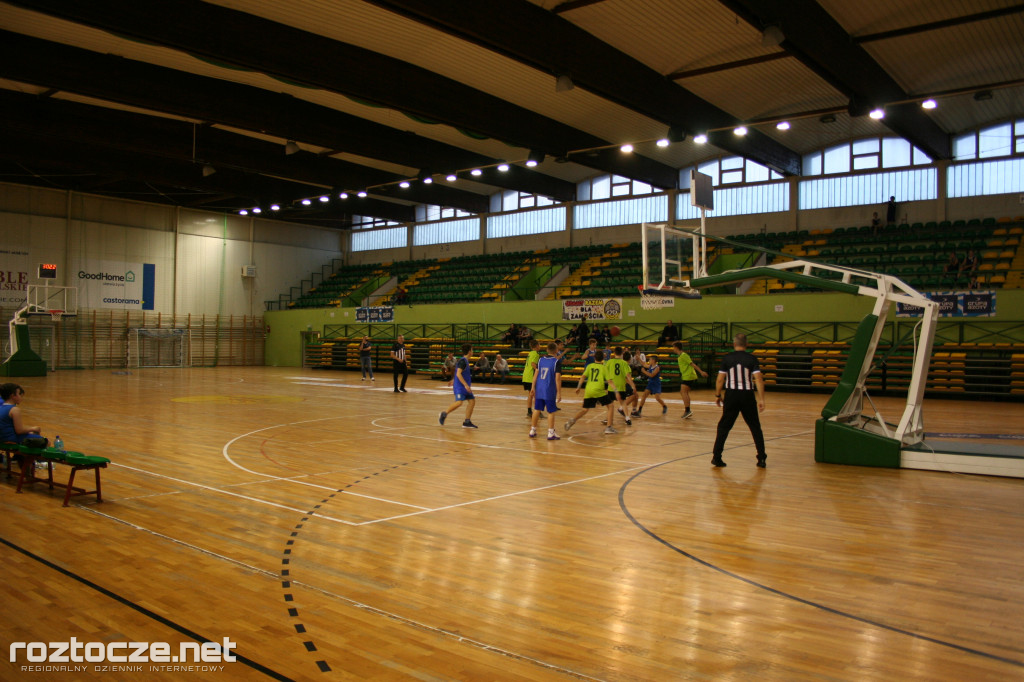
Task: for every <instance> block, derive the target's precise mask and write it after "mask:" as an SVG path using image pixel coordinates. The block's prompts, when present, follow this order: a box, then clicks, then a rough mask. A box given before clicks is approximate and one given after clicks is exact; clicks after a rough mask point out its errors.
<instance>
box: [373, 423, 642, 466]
mask: <svg viewBox="0 0 1024 682" xmlns="http://www.w3.org/2000/svg"><path fill="white" fill-rule="evenodd" d="M371 433H377V432H376V431H373V432H371ZM380 433H386V434H387V435H388V436H391V437H393V438H414V439H416V440H432V441H434V442H437V443H446V444H448V445H472V446H473V447H475V448H490V449H492V450H509V451H511V452H528V453H530V454H531V455H548V456H551V457H570V458H576V459H592V460H596V461H598V462H615V463H616V464H639V465H642V466H654V464H644V463H643V462H636V461H633V460H629V459H613V458H611V457H592V456H591V455H574V454H571V453H566V452H540V451H538V450H529V449H527V448H513V447H509V446H507V445H490V444H488V443H474V442H472V441H465V440H444V439H441V438H429V437H427V436H413V435H411V434H408V433H395V432H394V431H381V432H380ZM560 440H561V439H560ZM544 442H547V441H544Z"/></svg>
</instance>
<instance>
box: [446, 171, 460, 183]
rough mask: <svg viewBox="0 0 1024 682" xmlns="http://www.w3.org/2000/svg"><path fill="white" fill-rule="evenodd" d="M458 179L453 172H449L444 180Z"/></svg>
mask: <svg viewBox="0 0 1024 682" xmlns="http://www.w3.org/2000/svg"><path fill="white" fill-rule="evenodd" d="M458 179H459V177H458V176H457V175H455V173H451V174H449V175H448V177H446V178H445V180H447V181H448V182H455V181H456V180H458Z"/></svg>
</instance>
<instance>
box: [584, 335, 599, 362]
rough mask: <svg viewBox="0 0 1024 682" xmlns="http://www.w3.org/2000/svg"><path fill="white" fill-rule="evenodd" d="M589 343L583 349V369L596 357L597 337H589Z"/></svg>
mask: <svg viewBox="0 0 1024 682" xmlns="http://www.w3.org/2000/svg"><path fill="white" fill-rule="evenodd" d="M589 343H590V345H589V346H588V347H587V349H586V350H585V351H583V356H582V357H583V369H586V368H587V366H588V365H589V364H590V363H592V362H594V361H595V359H596V357H597V339H590V342H589Z"/></svg>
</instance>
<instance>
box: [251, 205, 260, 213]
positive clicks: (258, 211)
mask: <svg viewBox="0 0 1024 682" xmlns="http://www.w3.org/2000/svg"><path fill="white" fill-rule="evenodd" d="M252 212H253V213H263V211H262V210H260V207H259V206H257V207H256V208H254V209H252Z"/></svg>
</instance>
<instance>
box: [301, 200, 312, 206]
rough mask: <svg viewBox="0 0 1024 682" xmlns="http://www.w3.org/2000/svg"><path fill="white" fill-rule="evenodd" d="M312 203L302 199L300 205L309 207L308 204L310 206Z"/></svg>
mask: <svg viewBox="0 0 1024 682" xmlns="http://www.w3.org/2000/svg"><path fill="white" fill-rule="evenodd" d="M312 203H313V202H312V201H310V200H309V199H303V200H302V205H303V206H309V205H310V204H312Z"/></svg>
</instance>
